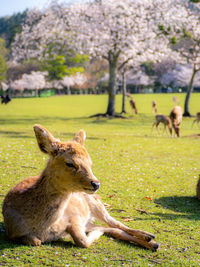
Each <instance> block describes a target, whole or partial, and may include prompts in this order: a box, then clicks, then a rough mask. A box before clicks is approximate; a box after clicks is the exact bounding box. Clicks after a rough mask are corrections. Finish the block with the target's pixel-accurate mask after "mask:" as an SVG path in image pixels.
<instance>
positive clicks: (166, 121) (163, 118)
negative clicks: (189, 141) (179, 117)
mask: <svg viewBox="0 0 200 267" xmlns="http://www.w3.org/2000/svg"><path fill="white" fill-rule="evenodd" d="M155 119H156V120H155V122H154V123H153V125H152V133H153V129H154V127H155V126H156V129H157V131H158V133H159V134H160V132H159V129H158V126H159V124H160V123H163V124H164V131H166V133H167V135H169V134H168V132H167V127H168V129H169V132H170V135H172V124H171V120H170V118H169V117H167V116H165V115H163V114H158V115H156V116H155ZM164 131H163V132H164Z"/></svg>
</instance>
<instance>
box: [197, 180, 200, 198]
mask: <svg viewBox="0 0 200 267" xmlns="http://www.w3.org/2000/svg"><path fill="white" fill-rule="evenodd" d="M196 189H197V198H198V199H199V200H200V175H199V181H198V183H197V188H196Z"/></svg>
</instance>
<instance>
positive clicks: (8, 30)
mask: <svg viewBox="0 0 200 267" xmlns="http://www.w3.org/2000/svg"><path fill="white" fill-rule="evenodd" d="M26 14H27V10H25V11H24V12H22V13H17V14H14V15H12V16H6V17H1V18H0V37H1V38H3V39H4V40H5V41H6V47H8V48H9V47H10V45H11V43H12V41H13V40H14V37H15V34H16V33H19V32H21V29H22V23H23V22H24V20H25V18H26Z"/></svg>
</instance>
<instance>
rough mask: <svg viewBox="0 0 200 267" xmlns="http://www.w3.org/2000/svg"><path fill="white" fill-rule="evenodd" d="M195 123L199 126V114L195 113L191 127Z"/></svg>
mask: <svg viewBox="0 0 200 267" xmlns="http://www.w3.org/2000/svg"><path fill="white" fill-rule="evenodd" d="M195 122H196V124H197V125H198V126H199V123H200V112H197V113H196V118H195V119H194V121H193V123H192V127H193V125H194V124H195Z"/></svg>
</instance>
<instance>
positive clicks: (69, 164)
mask: <svg viewBox="0 0 200 267" xmlns="http://www.w3.org/2000/svg"><path fill="white" fill-rule="evenodd" d="M66 165H67V167H69V168H73V169H75V170H76V166H75V165H74V164H73V163H70V162H66Z"/></svg>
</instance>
